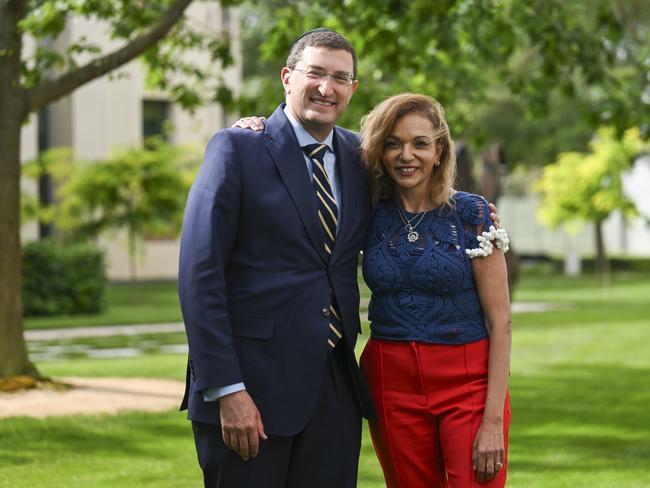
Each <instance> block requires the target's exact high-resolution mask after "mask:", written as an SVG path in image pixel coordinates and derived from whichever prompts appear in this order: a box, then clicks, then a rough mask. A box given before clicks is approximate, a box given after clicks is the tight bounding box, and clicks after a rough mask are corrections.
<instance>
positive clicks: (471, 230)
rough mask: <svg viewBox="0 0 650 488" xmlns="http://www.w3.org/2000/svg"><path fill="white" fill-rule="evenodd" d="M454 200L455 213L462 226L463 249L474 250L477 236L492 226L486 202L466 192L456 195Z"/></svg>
mask: <svg viewBox="0 0 650 488" xmlns="http://www.w3.org/2000/svg"><path fill="white" fill-rule="evenodd" d="M454 200H455V201H456V211H457V212H458V216H459V218H460V221H461V223H462V225H463V232H464V237H465V247H466V248H467V249H476V248H477V247H479V241H478V240H477V239H476V238H477V236H480V235H481V233H482V232H484V231H487V230H489V228H490V226H491V225H494V222H492V219H491V218H490V207H488V202H487V200H486V199H485V198H483V197H482V196H480V195H474V194H472V193H466V192H458V193H456V194H455V196H454Z"/></svg>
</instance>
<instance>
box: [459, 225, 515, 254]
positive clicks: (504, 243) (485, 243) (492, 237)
mask: <svg viewBox="0 0 650 488" xmlns="http://www.w3.org/2000/svg"><path fill="white" fill-rule="evenodd" d="M476 239H477V240H478V246H479V247H477V248H476V249H465V252H466V253H467V255H468V256H469V257H470V258H471V259H474V258H476V257H486V256H489V255H490V254H492V252H493V251H494V244H493V243H492V241H494V242H495V244H496V246H497V248H498V249H501V250H502V251H503V252H504V253H505V252H508V249H510V239H508V233H507V232H506V230H505V229H495V228H494V226H493V225H491V226H490V230H489V232H483V233H482V234H481V235H480V236H477V237H476Z"/></svg>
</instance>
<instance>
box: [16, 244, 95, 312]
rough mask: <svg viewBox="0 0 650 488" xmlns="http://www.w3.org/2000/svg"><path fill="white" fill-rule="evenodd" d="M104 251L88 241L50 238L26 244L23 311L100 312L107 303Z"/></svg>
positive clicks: (23, 268)
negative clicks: (67, 240)
mask: <svg viewBox="0 0 650 488" xmlns="http://www.w3.org/2000/svg"><path fill="white" fill-rule="evenodd" d="M106 284H107V279H106V272H105V263H104V253H103V251H101V250H100V249H98V248H96V247H94V246H91V245H88V244H72V245H65V246H64V245H61V244H57V243H55V242H52V241H49V240H43V241H35V242H30V243H28V244H26V245H25V246H23V261H22V291H23V313H24V315H25V316H30V315H64V314H81V313H99V312H101V311H102V310H103V309H104V306H105V290H106Z"/></svg>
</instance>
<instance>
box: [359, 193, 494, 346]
mask: <svg viewBox="0 0 650 488" xmlns="http://www.w3.org/2000/svg"><path fill="white" fill-rule="evenodd" d="M452 204H453V205H452V206H451V207H449V206H443V207H440V208H437V209H433V210H431V211H429V212H427V213H426V214H425V215H424V217H423V218H422V220H421V221H420V223H419V224H418V225H417V227H416V230H417V232H418V234H419V238H418V239H417V240H415V241H414V242H409V241H408V240H407V239H406V231H405V228H404V223H403V222H402V221H401V220H400V216H399V214H398V211H397V204H396V202H395V201H394V200H392V199H391V200H386V201H383V202H380V203H379V204H378V205H377V208H376V209H375V213H374V215H373V218H372V222H371V224H370V229H369V231H368V237H367V242H366V247H365V250H364V253H363V277H364V279H365V281H366V283H367V284H368V286H369V287H370V289H371V290H372V297H371V299H370V306H369V310H368V316H369V319H370V321H371V324H370V330H371V336H372V337H373V338H375V339H385V340H395V341H419V342H429V343H438V344H466V343H469V342H475V341H478V340H481V339H483V338H486V337H487V336H488V334H487V329H486V328H485V321H484V317H483V312H482V310H481V304H480V302H479V298H478V293H477V290H476V286H475V284H474V277H473V275H472V265H471V259H470V258H469V256H467V255H466V253H465V250H466V249H475V248H478V247H479V243H478V240H477V239H476V237H477V235H480V232H481V231H483V230H487V229H488V228H489V227H490V226H491V225H492V220H491V219H490V210H489V207H488V205H487V202H486V201H485V199H484V198H483V197H480V196H478V195H473V194H471V193H465V192H457V193H456V194H454V196H453V197H452ZM405 215H406V216H407V218H409V219H411V218H413V217H415V214H409V213H408V212H405ZM413 223H415V222H413Z"/></svg>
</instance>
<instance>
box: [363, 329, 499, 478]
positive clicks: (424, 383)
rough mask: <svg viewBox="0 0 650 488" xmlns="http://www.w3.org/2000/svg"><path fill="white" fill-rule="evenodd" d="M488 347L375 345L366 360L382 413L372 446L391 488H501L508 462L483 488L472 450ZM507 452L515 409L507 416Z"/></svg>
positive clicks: (483, 395)
mask: <svg viewBox="0 0 650 488" xmlns="http://www.w3.org/2000/svg"><path fill="white" fill-rule="evenodd" d="M488 356H489V341H488V340H487V339H485V340H482V341H479V342H473V343H470V344H464V345H444V344H425V343H418V342H389V341H381V340H374V339H370V340H369V341H368V344H366V347H365V349H364V351H363V354H362V355H361V368H362V370H363V372H364V374H365V376H366V379H367V381H368V384H369V386H370V391H371V393H372V396H373V399H374V401H375V405H376V407H377V413H378V416H379V418H378V420H377V421H376V422H371V423H370V433H371V435H372V441H373V444H374V446H375V451H376V452H377V457H378V458H379V463H380V464H381V467H382V469H383V471H384V478H385V479H386V486H387V487H388V488H443V487H444V488H475V487H481V488H502V487H503V486H505V483H506V468H507V455H506V462H505V463H504V466H503V468H502V469H501V470H500V471H499V472H498V474H497V475H496V476H495V477H494V478H493V479H492V480H491V481H490V482H488V483H485V484H479V482H478V479H477V477H476V473H475V472H474V470H473V467H472V446H473V443H474V438H475V436H476V432H477V431H478V428H479V426H480V425H481V420H482V418H483V409H484V408H485V398H486V395H487V374H488ZM503 419H504V422H503V429H504V440H505V447H506V452H507V448H508V428H509V426H510V403H509V400H508V397H507V396H506V401H505V405H504V416H503Z"/></svg>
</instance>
